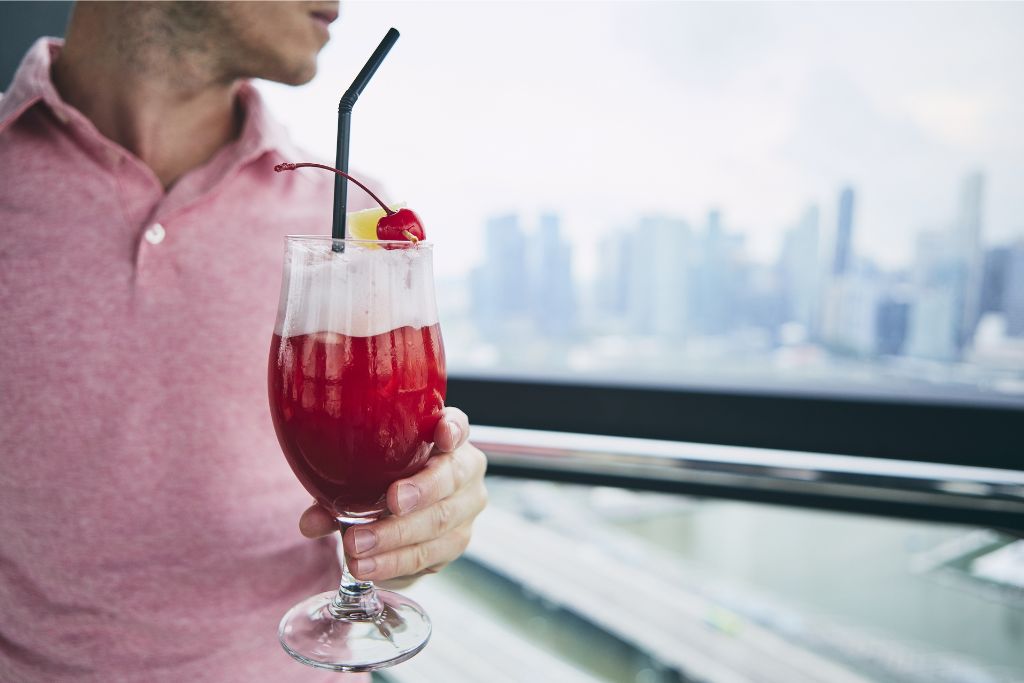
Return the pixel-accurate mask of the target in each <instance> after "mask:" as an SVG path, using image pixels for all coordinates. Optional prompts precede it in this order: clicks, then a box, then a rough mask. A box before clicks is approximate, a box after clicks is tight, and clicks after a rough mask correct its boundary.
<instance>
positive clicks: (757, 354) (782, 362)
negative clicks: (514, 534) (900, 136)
mask: <svg viewBox="0 0 1024 683" xmlns="http://www.w3.org/2000/svg"><path fill="white" fill-rule="evenodd" d="M985 185H986V179H985V176H984V175H983V174H982V173H980V172H975V173H971V174H968V175H967V176H965V177H964V178H963V179H962V181H961V187H960V189H959V192H958V205H959V207H958V209H957V211H956V212H955V214H954V215H953V216H951V217H950V218H949V221H948V222H947V227H946V229H944V230H939V231H924V232H922V233H920V234H919V235H918V238H917V240H916V242H915V244H916V248H915V252H914V254H913V255H912V256H913V258H912V259H911V260H909V261H908V262H907V263H904V264H902V266H900V267H899V268H890V269H882V268H879V267H878V265H877V264H875V263H874V262H873V261H872V260H871V259H869V258H865V257H863V256H862V255H861V254H859V253H858V251H857V249H856V248H855V247H854V246H853V245H854V244H855V240H854V237H855V235H856V234H857V231H858V229H859V225H858V221H857V218H856V216H857V212H856V206H857V202H858V198H859V195H858V193H857V191H856V188H853V187H849V186H845V187H840V188H837V190H836V192H835V194H834V196H835V200H834V202H835V205H836V207H837V208H836V211H835V212H834V213H833V215H834V224H833V225H828V221H823V219H822V217H821V216H822V212H821V211H820V208H819V207H817V206H815V205H811V206H808V207H807V208H806V209H805V211H804V213H803V214H802V215H801V216H800V218H799V219H798V220H796V221H794V223H793V224H792V226H791V227H790V229H789V230H787V231H786V232H785V233H784V235H783V236H782V240H781V244H780V245H779V249H778V254H777V258H776V259H774V260H772V261H771V262H767V263H765V262H759V261H755V260H752V259H749V258H748V257H747V255H746V254H745V252H744V249H743V246H744V236H743V235H742V234H739V233H736V232H732V231H731V230H730V229H729V226H728V223H727V222H726V221H725V219H724V217H723V215H722V214H721V213H720V212H719V211H714V210H713V211H710V212H709V213H708V215H707V216H706V218H705V219H704V220H703V221H701V222H700V223H696V224H694V223H690V222H688V221H686V220H685V219H683V218H680V217H677V216H671V215H667V214H661V215H649V216H644V217H641V218H639V219H638V220H637V222H636V224H635V225H633V226H631V228H630V229H629V230H626V231H621V232H618V233H615V234H613V235H609V236H606V237H605V238H604V239H603V240H602V241H601V243H600V245H599V253H600V255H601V259H602V260H601V265H600V271H601V277H599V278H596V279H595V280H586V279H584V278H580V277H578V276H577V277H571V274H572V272H573V270H572V262H573V259H574V255H575V249H576V248H577V247H578V246H579V245H578V243H574V242H572V241H569V240H566V239H565V237H564V235H562V234H561V230H560V219H559V216H558V215H557V214H552V213H547V214H543V215H541V216H538V217H536V218H537V220H536V226H537V227H536V229H537V231H538V235H537V237H536V238H535V239H533V240H531V239H528V238H527V230H526V228H525V226H526V225H527V224H528V223H529V222H531V221H530V220H529V219H526V218H525V217H524V216H522V215H519V214H517V213H508V214H502V215H498V216H494V217H492V218H491V219H490V220H488V221H487V223H486V225H485V227H484V234H485V236H486V239H485V244H486V245H487V246H486V250H485V257H484V259H483V261H482V262H481V263H480V264H479V265H478V266H477V267H476V268H474V269H473V271H472V273H471V275H470V276H469V278H468V281H467V282H468V284H469V287H468V291H469V292H470V300H469V303H468V307H467V308H465V309H464V310H463V311H462V313H461V314H454V315H461V316H462V318H463V319H462V320H460V321H459V326H460V328H461V329H463V330H465V325H469V326H470V327H471V328H473V329H475V330H476V332H475V333H474V334H476V335H477V337H478V339H479V341H482V342H484V343H485V344H490V345H491V347H492V349H493V354H492V355H491V356H490V357H487V358H485V360H484V362H483V364H482V365H481V367H483V366H492V367H500V368H504V369H505V370H516V369H518V370H527V371H553V370H558V371H563V370H569V371H573V370H579V369H580V368H583V367H584V366H585V365H586V364H587V363H588V362H589V363H590V364H591V369H593V370H595V371H597V372H599V373H600V372H601V371H602V370H601V368H602V367H603V368H604V370H603V371H606V372H607V371H615V372H622V371H629V370H633V371H636V372H648V371H651V370H656V371H657V372H660V373H661V375H662V376H663V377H665V378H667V377H673V376H675V377H677V378H680V379H685V377H686V375H687V373H691V372H693V371H694V369H695V368H697V369H699V370H700V371H702V372H703V371H705V370H707V369H708V368H710V367H713V366H714V364H715V363H721V362H730V363H733V362H735V363H738V364H740V365H746V366H748V367H749V368H752V369H754V370H756V371H757V372H762V371H765V370H767V371H771V372H778V371H780V370H781V371H782V372H783V374H785V373H786V372H790V373H796V374H798V373H804V374H805V375H808V376H816V377H818V379H826V380H827V379H828V378H829V377H828V375H829V373H830V372H832V371H833V370H835V371H836V372H838V371H839V368H840V366H843V367H844V368H845V369H844V370H843V372H849V371H850V369H851V368H852V369H854V370H856V368H857V367H860V368H861V371H859V372H862V371H863V370H864V369H867V368H871V367H873V368H875V370H876V371H880V372H883V373H894V376H902V377H903V378H904V379H911V380H913V381H918V380H921V381H928V382H934V381H935V368H937V367H943V368H947V370H949V372H952V369H954V368H959V370H957V371H956V372H958V373H959V374H958V375H956V377H955V382H956V383H958V384H960V385H963V384H965V383H966V384H971V383H972V382H973V383H976V384H977V386H976V387H975V388H976V389H979V390H983V391H990V390H993V389H994V390H995V391H997V392H1001V393H1004V394H1020V393H1022V392H1024V238H1022V239H1019V240H1017V241H1015V242H1012V243H1011V244H1009V245H997V246H992V245H990V244H986V243H985V242H984V240H983V239H982V237H983V235H984V232H985V231H984V219H983V216H984V210H985V192H984V188H985ZM456 287H457V285H453V288H456ZM979 328H982V331H981V333H980V340H978V341H977V343H976V331H978V330H979ZM465 339H466V338H465V337H459V343H462V342H463V341H465ZM616 339H618V340H622V342H621V343H622V344H625V346H622V347H621V349H620V350H619V351H618V352H614V351H613V352H611V353H607V352H605V351H602V350H601V348H602V345H606V344H607V343H609V342H614V340H616ZM644 339H649V340H650V343H648V342H645V341H643V340H644ZM628 340H632V341H628ZM651 344H654V345H653V346H651ZM669 349H671V352H669V355H668V356H666V352H668V350H669ZM616 354H618V355H616ZM780 354H782V355H780ZM584 357H589V358H590V360H589V361H584V362H582V363H581V362H580V359H581V358H584ZM573 359H575V362H576V363H577V367H573V362H574V361H573ZM727 359H728V361H727ZM885 359H907V362H903V361H901V362H900V364H897V365H895V366H894V365H892V361H891V360H885ZM883 361H884V363H883ZM911 361H913V362H911ZM706 363H711V365H708V366H707V367H702V364H706ZM851 363H854V364H853V365H851ZM921 363H925V365H921ZM478 365H479V364H478ZM964 368H968V369H970V368H974V369H975V370H969V371H965V370H964ZM584 369H585V368H584ZM965 372H966V373H967V374H965ZM972 373H973V374H972ZM947 374H948V373H947ZM950 377H952V375H950ZM833 379H834V378H833ZM860 379H861V380H863V379H864V378H863V377H861V378H860ZM887 381H888V380H887ZM939 381H940V383H941V381H943V380H939ZM950 381H953V380H952V379H951V380H950Z"/></svg>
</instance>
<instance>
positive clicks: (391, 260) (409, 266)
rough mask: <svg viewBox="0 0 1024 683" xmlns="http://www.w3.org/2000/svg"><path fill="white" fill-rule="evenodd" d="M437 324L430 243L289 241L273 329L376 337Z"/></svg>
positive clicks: (295, 333) (288, 333)
mask: <svg viewBox="0 0 1024 683" xmlns="http://www.w3.org/2000/svg"><path fill="white" fill-rule="evenodd" d="M436 323H437V302H436V300H435V298H434V273H433V262H432V259H431V247H430V246H429V245H423V244H421V245H417V246H416V247H412V248H403V249H394V250H386V249H379V248H366V247H362V246H351V245H350V246H349V248H348V249H346V250H345V252H344V253H336V252H332V251H331V250H330V244H329V242H327V241H326V240H309V241H305V242H304V241H302V240H290V241H289V246H288V251H287V253H286V254H285V264H284V279H283V281H282V283H281V302H280V308H279V309H278V314H277V326H276V328H275V332H276V333H277V334H279V335H281V336H282V337H295V336H299V335H302V334H312V333H314V332H337V333H339V334H346V335H349V336H351V337H372V336H373V335H377V334H382V333H384V332H388V331H390V330H394V329H397V328H399V327H405V326H409V327H414V328H417V327H426V326H428V325H434V324H436Z"/></svg>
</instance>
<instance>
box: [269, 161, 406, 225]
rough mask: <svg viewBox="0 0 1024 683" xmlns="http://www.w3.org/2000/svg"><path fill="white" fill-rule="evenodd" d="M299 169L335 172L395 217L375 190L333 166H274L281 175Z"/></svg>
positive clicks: (306, 163) (285, 163) (306, 164)
mask: <svg viewBox="0 0 1024 683" xmlns="http://www.w3.org/2000/svg"><path fill="white" fill-rule="evenodd" d="M297 168H322V169H324V170H325V171H334V172H335V173H337V174H338V175H340V176H341V177H342V178H347V179H348V180H351V181H352V182H353V183H355V184H356V185H358V186H359V187H361V188H363V191H364V192H366V194H368V195H370V196H371V197H373V199H374V200H375V201H376V202H377V203H378V204H380V208H382V209H384V212H385V213H386V214H387V215H389V216H393V215H395V212H394V211H392V210H391V209H390V208H388V205H387V204H385V203H384V202H382V201H381V200H380V197H378V196H377V195H375V194H374V193H373V190H371V189H370V188H368V187H367V186H366V185H363V184H362V183H361V182H359V181H358V180H356V179H355V178H353V177H352V176H350V175H349V174H348V173H345V172H344V171H339V170H338V169H336V168H334V167H333V166H324V165H323V164H311V163H308V162H303V163H301V164H293V163H290V162H287V161H286V162H284V163H282V164H278V165H277V166H274V170H275V171H277V172H278V173H280V172H281V171H294V170H295V169H297Z"/></svg>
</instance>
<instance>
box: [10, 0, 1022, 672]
mask: <svg viewBox="0 0 1024 683" xmlns="http://www.w3.org/2000/svg"><path fill="white" fill-rule="evenodd" d="M8 8H9V9H12V12H10V13H9V16H12V17H14V16H18V18H19V19H18V21H17V22H10V23H5V24H4V25H3V26H0V38H2V40H0V52H2V54H0V57H2V60H3V61H2V68H3V72H2V73H0V81H2V82H4V83H6V82H8V81H9V79H10V76H11V74H12V73H13V70H14V68H15V66H16V64H17V60H18V59H19V58H20V55H21V54H22V52H23V51H24V50H25V49H26V48H27V47H28V45H29V44H30V43H31V41H32V40H33V39H34V38H35V37H36V36H38V35H42V34H44V33H46V34H50V35H59V34H60V33H61V32H62V30H63V22H64V21H65V20H66V16H67V13H68V11H69V8H70V3H40V4H36V3H8ZM14 10H16V11H14ZM390 26H396V27H397V28H399V29H400V30H401V31H402V39H401V40H400V41H399V42H398V44H397V46H396V48H395V49H394V50H393V52H392V53H391V55H390V56H389V57H388V60H387V63H386V64H385V65H384V66H383V67H382V68H381V70H380V71H379V72H378V74H377V75H376V76H375V79H374V83H373V86H372V87H371V88H369V89H368V90H367V91H366V93H365V94H364V95H363V96H362V97H361V99H360V101H359V105H358V107H357V109H356V113H355V116H354V120H353V145H352V167H353V169H355V170H358V171H361V172H362V173H364V174H366V175H368V176H371V177H373V178H375V179H377V180H378V181H380V182H381V183H383V185H384V186H385V187H386V188H388V194H389V197H390V198H391V199H392V200H404V201H406V202H407V203H408V204H409V205H410V206H413V207H415V208H416V209H417V211H418V212H419V213H420V215H421V216H423V217H424V220H425V222H426V224H427V229H428V231H429V234H430V237H431V239H432V240H433V241H434V242H436V243H437V244H438V248H437V250H436V267H437V273H438V276H439V282H438V292H439V299H440V302H439V303H440V305H441V308H442V318H441V320H442V326H443V330H444V336H445V342H446V347H447V352H448V358H449V362H450V369H451V372H452V377H453V379H452V385H451V395H452V399H453V400H452V402H453V403H456V404H458V405H460V406H461V407H464V408H466V409H467V412H469V413H470V415H471V416H472V417H473V418H474V421H475V422H477V423H478V424H480V425H481V427H480V428H479V429H478V430H477V432H476V434H477V441H478V443H479V445H480V446H481V447H482V448H483V449H484V450H485V451H486V452H487V453H488V455H489V456H490V458H491V463H492V464H491V471H492V472H493V473H494V474H495V476H492V477H491V480H490V481H489V488H490V491H491V496H492V503H491V506H490V508H489V510H488V511H487V512H486V513H485V514H484V515H483V516H482V517H481V519H480V521H479V523H478V525H477V529H476V533H475V538H474V541H473V544H472V545H471V547H470V549H469V551H468V552H467V554H466V556H465V558H464V559H462V560H460V561H459V562H457V563H456V564H455V565H453V566H451V567H450V568H448V569H447V570H445V571H444V572H442V573H441V574H439V575H438V576H436V577H430V578H428V579H425V580H423V581H421V582H419V584H418V585H417V586H416V587H415V588H414V589H413V590H412V591H411V594H412V595H414V596H415V597H416V598H417V599H419V600H420V601H421V602H422V603H423V604H424V606H425V607H426V608H427V610H428V612H429V613H430V614H431V616H432V617H433V618H434V620H435V635H434V639H433V641H432V643H431V645H430V646H429V647H428V648H427V650H425V651H424V653H423V654H421V655H420V656H418V657H416V658H415V659H413V660H411V661H410V662H408V663H406V664H403V665H400V666H398V667H395V668H393V669H391V670H388V671H387V672H385V673H382V674H380V675H379V676H378V678H379V679H380V680H385V681H394V682H396V683H404V682H405V681H409V682H417V683H419V682H424V681H446V682H454V681H474V682H477V681H558V682H559V683H562V682H572V681H605V682H613V681H614V682H629V683H662V682H681V681H709V682H714V683H719V682H721V683H726V682H729V683H731V682H734V681H751V682H757V683H761V682H774V681H779V682H786V683H793V682H800V681H808V682H811V681H815V682H816V681H827V682H839V683H846V682H851V683H852V682H860V681H882V682H893V683H896V682H907V683H911V682H912V683H918V682H921V683H925V682H928V683H932V682H947V681H948V682H957V683H961V682H962V683H983V682H984V683H989V682H993V683H994V682H1008V681H1024V541H1021V540H1020V538H1021V537H1022V535H1024V532H1022V530H1024V471H1022V470H1024V462H1022V459H1021V452H1022V451H1021V436H1020V435H1021V431H1022V426H1024V190H1022V188H1024V126H1022V125H1021V123H1020V122H1021V121H1024V69H1022V67H1021V65H1022V64H1024V40H1022V39H1021V37H1022V36H1024V4H1020V3H982V2H977V3H884V4H882V3H827V4H826V3H822V4H803V3H760V2H759V3H742V2H741V3H680V2H651V3H647V2H625V1H623V2H586V3H582V2H571V3H569V2H567V3H563V2H543V3H537V2H486V3H468V2H437V1H434V0H429V1H425V2H386V3H371V2H348V3H343V6H342V14H341V18H340V20H339V21H338V22H336V23H335V24H334V25H333V26H332V40H331V42H330V43H329V45H328V46H327V48H325V50H324V52H323V53H322V55H321V60H320V73H319V75H318V76H317V78H316V79H315V80H314V81H313V82H312V83H310V84H309V85H307V86H303V87H301V88H288V87H284V86H280V85H275V84H270V83H260V84H259V86H258V87H259V88H260V90H261V92H262V93H263V94H264V96H265V97H266V99H267V100H268V102H269V104H270V107H271V108H272V110H273V111H274V112H275V113H276V115H277V116H278V117H279V118H280V119H281V120H283V122H284V123H285V124H286V125H287V126H288V128H289V129H290V130H291V131H292V134H293V136H294V137H295V139H296V140H297V141H298V142H299V143H300V144H301V145H302V146H304V147H305V148H306V149H307V150H309V152H310V154H311V156H313V157H317V158H320V159H323V160H330V159H332V158H333V149H334V136H335V126H336V106H337V100H338V98H339V96H340V94H341V93H342V92H343V90H344V89H345V88H346V87H347V85H348V84H349V82H350V81H351V79H352V77H353V76H354V74H355V73H356V71H357V70H358V68H359V66H360V65H361V64H362V62H363V60H364V59H365V58H366V55H367V54H369V52H370V51H371V50H372V49H373V47H374V46H375V45H376V44H377V42H378V41H379V39H380V37H381V36H383V34H384V33H385V31H386V30H387V28H388V27H390Z"/></svg>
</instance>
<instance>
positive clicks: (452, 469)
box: [299, 408, 487, 581]
mask: <svg viewBox="0 0 1024 683" xmlns="http://www.w3.org/2000/svg"><path fill="white" fill-rule="evenodd" d="M468 437H469V419H468V418H467V417H466V414H465V413H463V412H462V411H461V410H459V409H458V408H445V409H444V415H443V416H442V419H441V420H439V421H438V423H437V428H436V429H435V430H434V451H435V453H434V455H432V456H431V457H430V459H429V460H428V461H427V465H426V467H424V468H423V470H422V471H421V472H419V473H417V474H415V475H413V476H411V477H409V478H408V479H401V480H399V481H396V482H394V483H393V484H391V486H390V487H389V488H388V495H387V505H388V509H389V510H391V512H392V513H393V514H392V516H389V517H385V518H383V519H380V520H378V521H376V522H374V523H372V524H365V525H361V526H353V527H351V528H350V529H349V530H348V531H346V532H345V537H344V539H343V543H344V546H345V556H346V557H347V558H348V566H349V571H351V572H352V574H353V575H355V576H356V577H357V578H360V579H364V580H371V579H372V580H374V581H386V580H388V579H393V578H396V577H411V576H416V575H419V574H428V573H434V572H436V571H438V570H440V569H441V568H442V567H444V566H445V565H446V564H448V563H449V562H451V561H452V560H454V559H455V558H457V557H458V556H459V555H461V554H462V552H463V551H464V550H465V549H466V546H467V545H468V544H469V537H470V530H471V527H472V524H473V520H474V519H476V516H477V515H479V514H480V512H481V511H482V510H483V509H484V506H485V505H486V504H487V490H486V489H485V488H484V471H485V470H486V469H487V460H486V458H485V457H484V454H483V453H481V452H480V450H479V449H477V448H476V447H475V446H473V445H472V444H469V443H466V440H467V439H468ZM299 530H300V531H301V532H302V535H303V536H306V537H307V538H318V537H320V536H327V535H329V534H332V533H334V532H335V531H337V530H338V525H337V523H336V522H335V521H334V519H333V518H332V517H331V515H330V513H328V512H327V511H326V510H324V509H323V508H322V507H320V506H319V505H313V506H312V507H310V508H309V509H307V510H306V511H305V512H304V513H302V518H301V519H300V520H299Z"/></svg>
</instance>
